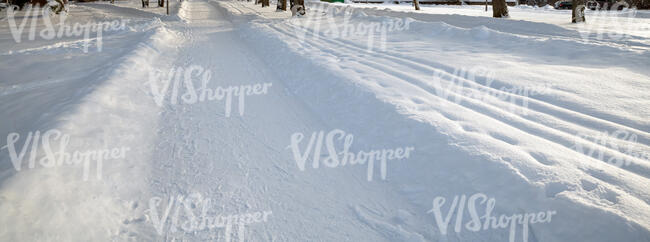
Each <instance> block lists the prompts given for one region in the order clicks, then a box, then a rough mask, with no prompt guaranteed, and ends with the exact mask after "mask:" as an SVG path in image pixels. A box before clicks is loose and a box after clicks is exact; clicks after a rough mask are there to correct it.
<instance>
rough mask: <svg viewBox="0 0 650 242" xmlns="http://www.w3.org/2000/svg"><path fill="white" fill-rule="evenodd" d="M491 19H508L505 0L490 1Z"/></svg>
mask: <svg viewBox="0 0 650 242" xmlns="http://www.w3.org/2000/svg"><path fill="white" fill-rule="evenodd" d="M492 17H495V18H502V17H508V4H506V0H492Z"/></svg>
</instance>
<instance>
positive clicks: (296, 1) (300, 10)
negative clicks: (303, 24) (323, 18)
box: [289, 0, 306, 16]
mask: <svg viewBox="0 0 650 242" xmlns="http://www.w3.org/2000/svg"><path fill="white" fill-rule="evenodd" d="M289 3H291V6H290V8H291V16H296V15H305V13H306V11H305V1H304V0H291V1H290V2H289Z"/></svg>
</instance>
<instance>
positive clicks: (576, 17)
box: [571, 0, 585, 23]
mask: <svg viewBox="0 0 650 242" xmlns="http://www.w3.org/2000/svg"><path fill="white" fill-rule="evenodd" d="M571 5H572V6H571V22H572V23H579V22H584V21H585V0H573V4H571Z"/></svg>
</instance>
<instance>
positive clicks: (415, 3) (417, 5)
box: [413, 0, 420, 10]
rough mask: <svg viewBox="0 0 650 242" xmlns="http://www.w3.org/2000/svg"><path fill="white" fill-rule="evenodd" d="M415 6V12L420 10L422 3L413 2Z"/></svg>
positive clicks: (414, 0)
mask: <svg viewBox="0 0 650 242" xmlns="http://www.w3.org/2000/svg"><path fill="white" fill-rule="evenodd" d="M413 5H415V10H420V1H418V0H413Z"/></svg>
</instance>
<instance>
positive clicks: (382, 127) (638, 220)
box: [0, 0, 650, 241]
mask: <svg viewBox="0 0 650 242" xmlns="http://www.w3.org/2000/svg"><path fill="white" fill-rule="evenodd" d="M137 4H138V2H126V3H121V5H120V3H119V2H118V4H116V5H108V4H87V5H82V4H80V6H79V8H82V9H83V10H84V11H86V12H89V13H92V14H88V15H91V16H93V15H96V16H106V17H107V18H126V19H133V20H134V22H135V26H136V28H134V29H132V30H130V32H127V33H121V32H119V33H114V34H110V35H109V34H107V35H106V36H105V38H106V40H107V41H106V43H105V46H104V48H105V49H104V51H103V52H101V53H102V54H101V55H93V59H91V60H89V59H81V60H80V61H77V63H75V64H77V65H78V67H77V69H78V70H79V71H77V72H75V74H68V73H53V74H52V73H48V76H50V75H51V76H53V77H54V80H48V81H43V82H40V80H39V79H38V78H39V75H41V76H42V75H44V72H45V71H43V72H38V71H35V72H32V73H27V74H25V75H18V74H17V72H18V71H11V70H9V69H7V72H5V73H8V76H11V77H12V78H13V77H15V78H16V79H15V80H13V79H12V80H10V81H15V83H9V84H12V85H11V86H9V85H7V86H3V89H0V95H1V96H0V98H2V101H3V103H2V104H0V105H2V108H3V110H1V112H2V114H3V115H6V116H9V115H10V114H11V115H13V114H14V113H16V112H17V111H15V110H16V109H18V108H23V112H17V113H19V114H20V115H16V116H11V118H4V117H3V120H2V121H3V122H4V121H7V122H8V123H10V125H4V124H3V126H2V127H0V128H1V129H0V131H1V132H2V134H3V135H4V134H8V133H10V132H18V133H20V134H21V140H20V142H18V149H20V148H21V147H22V144H23V141H24V139H25V136H26V134H27V132H29V131H35V130H42V131H45V130H51V129H56V130H58V131H61V132H62V133H63V134H68V135H70V137H71V142H70V145H68V147H67V148H68V150H70V151H74V150H92V149H99V148H115V147H117V148H121V149H122V151H123V153H125V155H124V157H123V158H122V159H115V160H107V161H104V162H103V166H102V168H101V169H99V168H98V167H96V166H95V165H94V163H93V165H92V166H90V168H89V169H87V170H88V171H90V175H88V174H87V173H88V172H86V170H85V169H82V167H83V166H81V165H76V166H72V165H64V166H60V167H36V168H32V169H27V168H26V167H27V165H26V163H27V161H25V162H24V164H23V167H24V169H22V170H20V171H16V170H14V169H12V168H11V166H12V161H11V158H10V157H9V155H7V152H6V151H7V149H4V150H0V151H2V153H0V159H2V160H0V161H2V163H0V167H1V168H3V169H4V170H2V171H3V173H1V176H0V178H1V179H2V187H0V212H2V213H4V214H6V215H3V216H2V217H0V228H8V229H5V230H0V240H21V241H29V240H40V241H48V240H65V241H111V240H113V241H114V240H117V241H122V240H129V239H130V240H148V241H154V240H155V241H161V240H188V241H208V240H210V241H239V240H246V241H508V240H509V239H511V238H516V240H515V241H522V240H524V239H523V238H524V237H522V236H526V237H525V238H526V239H527V241H615V240H621V241H647V240H648V239H649V238H650V220H649V219H648V218H650V205H648V204H649V203H650V185H649V184H650V183H649V178H650V165H649V164H648V160H647V159H644V157H635V156H634V155H632V154H643V153H644V152H649V151H650V149H649V145H650V134H649V133H648V131H649V130H650V123H649V120H648V115H649V114H650V110H648V109H647V108H639V106H640V107H644V105H645V106H647V105H648V100H650V98H649V96H648V93H650V92H649V91H650V82H649V81H650V80H649V79H648V76H649V75H650V73H649V72H648V70H647V63H648V60H649V58H648V54H647V53H648V52H644V51H643V50H638V49H643V48H644V45H643V44H636V45H635V47H634V48H631V49H629V50H628V49H619V48H622V47H621V46H622V45H623V42H621V41H613V42H612V43H611V44H612V45H611V46H614V47H611V46H610V45H607V44H606V43H605V42H607V41H608V40H607V39H606V40H603V41H596V42H594V43H584V42H585V41H582V40H580V39H579V38H578V37H577V36H578V35H577V34H576V33H574V32H570V31H563V32H561V33H562V34H556V36H555V37H556V38H551V39H550V40H546V41H545V40H543V39H544V38H546V37H547V36H548V35H549V34H553V33H554V32H553V31H550V30H549V29H551V30H554V31H556V30H557V27H555V26H553V25H550V26H549V25H539V24H537V25H535V26H544V27H548V29H545V28H541V30H539V31H538V30H537V29H536V28H531V27H530V26H531V25H532V24H531V23H529V22H524V21H521V22H516V21H510V20H504V21H506V22H499V21H492V19H489V20H482V19H480V18H475V19H473V21H470V22H466V18H464V17H467V16H455V17H453V18H449V17H448V16H436V15H431V16H428V15H426V14H423V15H417V16H415V19H417V21H415V20H413V19H411V20H409V21H411V22H412V23H411V29H407V30H406V31H405V32H404V33H396V34H391V35H389V37H388V39H387V41H386V43H387V46H386V49H385V50H380V49H377V48H380V47H381V45H376V46H374V48H375V50H374V51H373V50H369V49H368V48H367V47H368V46H367V45H364V43H366V40H367V39H366V37H365V36H357V37H355V36H352V37H351V38H349V39H337V38H329V37H328V36H326V35H324V34H323V33H322V32H319V31H318V29H315V26H314V25H311V26H310V25H306V27H305V26H304V24H305V21H307V20H309V21H316V22H319V23H321V24H322V25H320V28H321V31H322V30H323V29H327V28H328V27H329V26H328V24H335V23H338V24H341V21H343V20H342V19H344V18H345V17H349V16H344V13H343V11H345V10H346V8H344V7H341V6H334V5H327V4H326V5H325V6H327V7H330V6H333V7H332V8H334V9H336V10H335V12H334V16H335V18H334V19H328V18H327V16H330V15H327V14H326V13H324V12H320V11H321V10H323V8H319V7H321V6H322V4H317V3H314V4H311V5H310V8H311V9H310V10H311V11H312V12H310V14H311V15H310V16H316V17H315V19H307V18H293V19H292V18H289V16H288V13H286V12H275V10H274V8H266V9H261V8H260V7H259V5H253V4H252V2H243V1H242V2H239V1H222V2H219V1H209V0H191V1H183V2H181V3H178V4H177V5H172V11H171V12H172V16H171V17H167V16H161V15H160V9H155V8H153V9H144V10H142V9H139V7H138V6H137ZM272 5H273V4H272ZM341 10H343V11H341ZM156 11H158V13H156ZM355 11H356V12H354V13H353V14H352V19H353V20H354V21H355V23H364V22H365V23H370V22H372V21H376V22H381V21H392V20H394V18H400V17H405V16H408V15H406V14H404V13H399V12H393V11H389V12H382V10H376V9H365V10H355ZM142 16H146V18H144V19H143V17H142ZM385 16H391V17H385ZM151 19H154V20H151ZM439 19H444V20H445V21H447V22H445V23H442V22H437V21H438V20H439ZM301 20H302V21H303V22H302V23H301V22H300V21H301ZM332 21H334V22H332ZM427 21H429V22H427ZM481 21H483V22H481ZM644 21H645V20H644ZM307 23H309V22H307ZM312 23H313V22H312ZM469 23H471V24H472V26H474V25H476V26H478V27H474V28H471V29H467V28H466V27H467V24H469ZM480 24H483V26H480ZM0 27H2V26H0ZM493 29H498V30H499V31H495V30H493ZM522 30H525V31H523V32H522ZM535 31H538V32H535ZM3 34H6V33H3ZM540 36H541V37H540ZM355 38H357V39H355ZM375 38H381V36H379V35H378V36H375ZM639 40H644V39H643V38H639ZM75 43H77V42H75V41H70V42H65V43H63V44H59V43H57V44H52V45H44V46H38V44H39V43H32V42H27V43H21V44H18V45H16V46H17V47H12V48H9V49H12V51H15V52H11V51H7V52H6V53H5V52H4V49H3V53H4V54H3V55H2V58H5V57H6V56H11V57H13V58H16V60H20V61H16V66H18V67H22V68H17V69H18V70H25V69H27V68H30V67H31V66H29V65H28V64H23V63H29V60H32V59H30V58H31V57H30V56H31V55H38V54H42V53H45V54H51V55H53V56H59V55H70V53H72V54H75V53H77V52H75V51H78V49H79V45H78V44H75ZM378 43H379V42H378ZM31 45H34V46H31ZM431 46H436V47H439V48H432V47H431ZM548 46H554V47H557V48H558V50H554V49H551V50H549V49H546V50H545V51H539V53H537V52H536V50H541V49H544V48H548ZM14 48H16V49H20V50H16V49H14ZM5 49H7V48H5ZM531 49H532V50H533V51H532V52H533V53H531V51H530V50H531ZM486 50H488V51H486ZM62 53H63V54H62ZM576 56H577V57H580V58H582V59H584V61H583V62H582V63H580V64H578V68H569V67H567V66H563V64H566V62H568V60H569V59H568V58H569V57H576ZM461 57H463V58H461ZM513 59H518V60H521V62H514V61H513ZM622 60H625V61H622ZM0 61H2V60H0ZM476 62H481V63H482V65H484V66H485V67H488V68H489V69H495V70H507V71H506V72H505V73H506V74H503V73H504V72H497V75H496V76H495V82H494V83H492V85H489V84H486V83H485V81H484V80H483V79H485V77H484V76H481V75H482V74H485V73H473V74H477V76H471V78H470V76H468V75H466V74H464V73H460V72H459V71H458V70H455V69H454V67H455V66H473V65H474V64H475V63H476ZM2 63H3V64H6V63H7V61H6V59H5V60H4V62H2ZM12 64H13V63H12ZM51 64H52V65H51V66H46V67H45V68H47V70H48V71H50V70H56V69H60V68H64V67H67V66H70V63H68V62H62V63H51ZM3 66H6V65H3ZM520 66H521V67H520ZM533 66H536V67H537V68H533ZM603 66H608V67H609V68H602V67H603ZM100 67H103V68H100ZM517 67H520V68H517ZM84 68H88V69H90V71H89V70H86V71H85V72H84V71H81V70H83V69H84ZM3 70H5V69H3ZM612 70H615V71H612ZM76 73H80V74H76ZM585 73H589V75H587V74H585ZM432 74H433V76H432ZM474 77H476V78H478V79H479V80H473V78H474ZM40 78H42V77H40ZM187 78H189V79H187ZM24 79H27V80H30V81H33V82H27V84H24V83H20V82H18V80H24ZM470 79H472V80H470ZM605 79H606V80H608V81H607V82H604V81H603V80H605ZM187 80H190V81H189V82H188V81H187ZM204 80H207V81H204ZM458 80H464V81H466V84H465V85H463V86H460V87H454V85H453V84H454V82H457V81H458ZM481 80H483V81H481ZM567 80H570V81H567ZM2 81H5V80H2ZM3 84H4V83H3ZM166 84H169V85H168V86H167V87H165V86H166ZM548 84H552V88H550V90H547V91H548V92H546V93H540V95H530V96H529V95H522V94H521V93H520V94H517V93H510V92H507V91H503V88H506V90H507V89H508V88H514V87H517V86H518V85H524V86H527V85H529V86H545V85H548ZM440 85H442V87H448V88H444V90H441V89H440ZM235 87H236V88H237V89H236V90H235V89H234V88H235ZM242 89H243V90H246V91H245V92H242V91H241V90H242ZM191 90H194V92H192V91H191ZM206 90H209V91H206ZM25 94H29V95H25ZM192 94H197V95H192ZM495 94H498V95H500V96H501V97H505V99H506V100H503V98H502V99H498V98H490V97H489V96H490V95H495ZM621 96H625V97H627V98H620V97H621ZM38 99H42V100H38ZM34 100H36V101H34ZM458 100H462V101H458ZM4 101H6V102H4ZM513 103H514V104H513ZM523 103H527V106H526V107H525V108H524V107H522V104H523ZM601 103H606V105H605V106H600V105H599V104H601ZM523 112H525V114H523ZM336 129H340V130H343V131H345V132H346V134H352V135H354V144H353V145H352V148H351V149H352V150H351V151H352V152H355V153H356V152H358V151H369V150H378V149H394V148H397V147H408V146H412V147H414V148H415V149H414V150H413V152H412V154H411V156H410V157H409V158H408V159H404V160H391V161H389V162H388V164H387V165H386V167H382V166H381V165H380V163H379V162H376V163H375V167H374V169H372V172H371V173H372V174H373V175H374V178H373V179H372V181H368V179H367V176H368V173H367V171H368V169H369V168H368V165H358V164H357V165H347V166H342V165H339V166H338V167H336V168H329V167H327V166H325V165H324V162H321V163H320V167H319V168H314V167H313V165H312V157H313V156H318V155H319V154H318V153H316V152H315V151H314V150H311V153H309V149H308V148H307V147H308V146H307V143H308V142H309V139H310V136H311V134H312V133H313V132H318V131H324V134H325V135H327V134H328V132H329V131H332V130H336ZM617 131H619V132H625V133H626V134H631V135H634V136H635V137H637V139H636V140H634V141H632V140H628V139H624V138H622V137H608V138H607V141H606V142H605V143H604V142H601V140H598V138H600V137H601V136H602V134H601V133H602V132H607V133H608V134H612V133H614V132H617ZM296 133H302V134H304V139H303V141H302V142H301V143H300V145H299V147H300V155H303V152H304V154H306V156H307V161H306V163H305V169H304V171H303V170H301V169H300V168H299V167H300V162H299V161H297V159H298V158H296V157H295V154H293V153H292V147H291V140H292V137H294V135H295V134H296ZM594 139H596V141H594ZM0 144H3V145H4V142H3V143H0ZM54 145H55V146H56V144H54ZM576 145H579V146H580V147H581V149H582V150H584V151H585V152H589V151H590V150H597V151H602V154H603V156H604V157H599V158H598V157H597V155H593V154H586V153H580V152H578V150H576V148H575V147H576ZM323 147H324V148H323V150H322V151H321V153H320V157H321V161H323V160H325V158H327V155H328V151H327V150H326V148H325V147H326V145H325V146H323ZM338 147H339V146H337V148H338ZM614 147H627V148H629V150H626V151H628V152H627V153H623V152H621V151H620V150H618V149H615V148H614ZM35 149H42V147H41V148H38V147H37V148H35ZM339 151H340V150H339ZM315 153H316V154H315ZM38 154H39V155H37V156H38V159H40V158H41V157H42V156H44V155H42V154H43V152H40V153H38ZM594 156H596V157H594ZM27 157H29V154H28V155H27ZM611 157H623V158H624V159H625V160H626V161H629V164H628V165H625V166H615V165H613V164H609V163H607V162H606V161H607V160H608V159H609V158H611ZM25 160H28V158H25ZM384 168H385V170H386V171H387V176H386V179H381V175H380V170H381V169H384ZM96 170H97V171H101V172H97V174H95V171H96ZM100 177H101V179H100ZM477 193H482V194H485V195H486V196H487V197H494V198H496V200H495V201H496V204H495V207H494V211H493V212H492V214H493V216H495V217H498V216H499V215H501V214H505V215H513V214H526V213H539V212H545V211H553V212H554V213H553V214H554V215H553V217H552V220H551V219H550V218H549V222H547V223H536V224H531V225H530V226H529V227H528V229H524V228H523V227H522V226H521V225H517V226H516V228H515V229H513V230H511V229H510V228H509V227H508V228H496V229H495V228H488V229H481V230H479V231H470V230H468V229H467V227H465V223H467V222H468V221H471V220H472V218H471V217H470V215H469V214H468V212H467V210H468V209H469V208H467V207H465V209H466V211H465V212H464V213H463V212H460V213H458V212H453V211H452V212H449V213H448V211H449V209H450V206H451V205H450V204H451V203H452V200H454V196H461V195H467V197H468V199H469V197H470V196H471V195H473V194H477ZM437 197H444V198H446V203H445V204H444V206H443V208H442V209H441V210H442V214H441V215H442V216H443V217H442V218H443V219H445V218H447V217H446V216H450V217H449V218H451V220H449V222H448V224H449V226H448V228H447V230H446V231H444V232H443V231H441V228H440V222H439V221H437V219H436V217H435V216H436V214H434V213H431V212H430V211H433V209H432V201H433V200H434V199H435V198H437ZM208 201H209V202H208ZM156 202H158V203H156ZM478 207H479V208H478V210H480V211H482V212H483V211H484V210H485V204H481V205H478ZM482 212H481V213H479V214H480V215H482V214H483V213H482ZM256 213H258V215H259V216H257V218H251V221H249V222H248V223H247V224H246V225H245V226H238V225H235V224H233V223H234V222H233V221H230V223H229V222H227V221H226V220H227V219H225V220H224V216H235V215H237V216H239V215H241V218H246V216H248V215H250V216H251V217H256V216H255V214H256ZM165 214H167V216H166V215H165ZM448 214H450V215H448ZM458 214H460V215H458ZM231 218H232V217H231ZM193 219H195V220H193ZM457 221H458V224H461V221H462V228H461V227H456V224H457ZM219 223H221V224H220V225H218V224H219ZM458 228H460V230H459V231H455V230H457V229H458ZM513 231H514V233H515V234H514V235H512V234H511V233H512V232H513Z"/></svg>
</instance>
